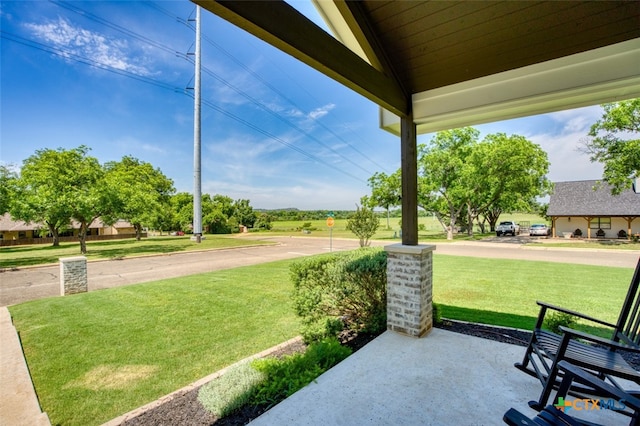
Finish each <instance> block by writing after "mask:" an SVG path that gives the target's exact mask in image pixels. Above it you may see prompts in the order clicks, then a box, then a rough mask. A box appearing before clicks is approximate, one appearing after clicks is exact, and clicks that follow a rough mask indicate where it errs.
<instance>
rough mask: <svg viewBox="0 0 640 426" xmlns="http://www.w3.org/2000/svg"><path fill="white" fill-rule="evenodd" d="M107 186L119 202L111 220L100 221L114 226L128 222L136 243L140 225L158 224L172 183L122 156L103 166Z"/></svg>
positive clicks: (135, 160)
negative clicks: (120, 220) (115, 190)
mask: <svg viewBox="0 0 640 426" xmlns="http://www.w3.org/2000/svg"><path fill="white" fill-rule="evenodd" d="M105 169H106V173H107V174H106V180H107V182H108V184H109V185H110V186H111V187H113V188H117V192H116V193H117V194H118V196H119V202H118V205H117V208H115V209H114V211H112V212H111V215H110V216H111V217H106V216H105V217H103V218H102V219H103V220H106V221H109V222H115V221H116V220H118V219H124V220H127V221H129V222H130V223H131V224H132V225H133V227H134V228H135V230H136V239H137V240H138V241H139V240H140V238H141V236H142V228H143V225H147V226H148V225H151V224H153V223H159V222H160V220H161V217H162V216H161V215H162V212H163V211H164V210H165V209H166V206H167V205H168V202H169V197H170V196H171V194H172V193H173V192H174V191H175V190H174V188H173V181H172V180H171V179H169V178H167V177H166V176H165V175H164V174H163V173H162V171H160V169H154V168H153V166H152V165H151V164H149V163H145V162H141V161H140V160H138V159H136V158H133V157H129V156H125V157H123V158H122V160H121V161H119V162H110V163H107V164H105Z"/></svg>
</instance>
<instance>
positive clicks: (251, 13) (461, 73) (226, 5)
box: [193, 0, 640, 134]
mask: <svg viewBox="0 0 640 426" xmlns="http://www.w3.org/2000/svg"><path fill="white" fill-rule="evenodd" d="M193 1H194V2H195V3H197V4H199V5H200V6H202V7H203V8H205V9H207V10H209V11H211V12H213V13H215V14H217V15H219V16H221V17H222V18H224V19H226V20H228V21H230V22H232V23H234V24H235V25H237V26H239V27H241V28H243V29H245V30H246V31H248V32H250V33H252V34H254V35H255V36H257V37H259V38H261V39H263V40H265V41H267V42H268V43H270V44H272V45H274V46H275V47H277V48H279V49H281V50H283V51H285V52H287V53H289V54H291V55H293V56H294V57H296V58H298V59H300V60H301V61H303V62H305V63H307V64H308V65H310V66H311V67H313V68H315V69H317V70H319V71H320V72H322V73H324V74H326V75H328V76H329V77H332V78H334V79H335V80H337V81H339V82H341V83H343V84H344V85H346V86H347V87H349V88H351V89H353V90H355V91H356V92H358V93H360V94H362V95H363V96H365V97H367V98H368V99H370V100H372V101H373V102H375V103H377V104H378V105H380V107H381V113H380V125H381V127H383V128H384V129H386V130H388V131H391V132H393V133H395V134H400V118H399V117H408V116H411V115H412V116H413V122H414V123H415V124H416V125H417V131H418V133H429V132H434V131H438V130H443V129H449V128H456V127H462V126H467V125H474V124H480V123H485V122H491V121H499V120H505V119H510V118H516V117H522V116H527V115H533V114H541V113H545V112H551V111H558V110H564V109H570V108H577V107H581V106H587V105H594V104H599V103H605V102H613V101H619V100H624V99H630V98H635V97H640V2H638V1H584V2H582V1H517V2H515V1H384V0H364V1H358V2H355V1H343V0H313V3H314V4H315V5H316V7H317V9H318V10H319V12H320V14H321V15H322V16H323V18H324V20H325V21H326V23H327V25H328V26H329V27H330V28H331V30H332V32H333V33H334V34H333V36H331V35H329V34H327V33H326V32H325V31H324V30H322V29H321V28H320V27H318V26H317V25H315V24H314V23H313V22H312V21H310V20H309V19H307V18H306V17H305V16H303V15H302V14H300V13H299V12H298V11H297V10H296V9H294V8H293V7H291V6H290V5H288V4H287V3H285V2H283V1H214V0H193ZM334 36H335V38H334Z"/></svg>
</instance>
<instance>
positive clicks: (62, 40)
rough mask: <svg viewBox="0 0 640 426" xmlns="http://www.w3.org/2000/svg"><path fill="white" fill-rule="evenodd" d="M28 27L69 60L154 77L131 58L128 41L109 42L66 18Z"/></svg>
mask: <svg viewBox="0 0 640 426" xmlns="http://www.w3.org/2000/svg"><path fill="white" fill-rule="evenodd" d="M25 27H26V28H27V29H29V30H30V31H31V32H32V33H33V34H34V35H35V36H36V37H38V38H39V39H40V40H42V41H44V42H45V43H46V44H48V45H50V46H53V47H54V48H55V49H56V50H58V51H59V53H60V54H61V55H62V56H64V57H66V58H69V59H75V58H77V57H80V58H83V59H85V60H87V59H88V60H89V61H91V62H94V63H98V64H100V65H103V66H107V67H110V68H114V69H117V70H121V71H126V72H130V73H133V74H137V75H140V76H150V75H152V72H151V71H150V70H149V69H148V68H147V67H145V66H144V65H141V64H140V61H141V59H140V58H138V59H137V60H136V61H134V60H133V58H131V57H130V56H129V55H128V51H129V50H130V48H129V45H128V43H127V41H126V40H122V39H110V38H107V37H105V36H103V35H102V34H100V33H97V32H93V31H90V30H86V29H84V28H81V27H79V26H74V25H73V24H72V23H71V22H69V21H68V20H66V19H64V18H62V17H58V20H57V21H51V22H48V23H45V24H35V23H27V24H25ZM136 62H138V63H136Z"/></svg>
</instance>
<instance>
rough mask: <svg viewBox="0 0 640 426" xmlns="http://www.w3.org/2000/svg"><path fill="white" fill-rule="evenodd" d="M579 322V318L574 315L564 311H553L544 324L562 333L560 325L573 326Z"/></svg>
mask: <svg viewBox="0 0 640 426" xmlns="http://www.w3.org/2000/svg"><path fill="white" fill-rule="evenodd" d="M577 322H578V318H577V317H576V316H574V315H571V314H566V313H564V312H553V313H552V314H550V315H549V316H547V317H546V318H545V320H544V325H545V326H546V327H547V328H548V329H549V330H551V331H553V332H554V333H557V334H562V331H561V330H560V326H563V327H569V328H571V327H572V326H573V325H574V324H575V323H577Z"/></svg>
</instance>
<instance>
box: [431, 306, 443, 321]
mask: <svg viewBox="0 0 640 426" xmlns="http://www.w3.org/2000/svg"><path fill="white" fill-rule="evenodd" d="M432 318H433V325H440V324H442V311H441V310H440V306H438V304H437V303H436V302H432Z"/></svg>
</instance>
